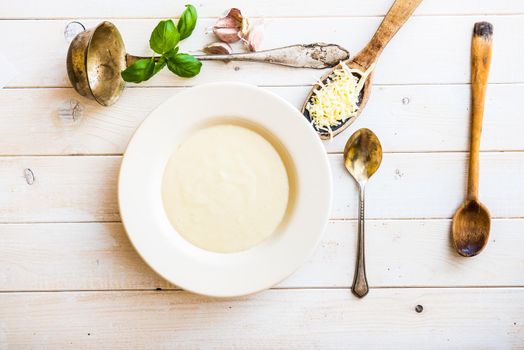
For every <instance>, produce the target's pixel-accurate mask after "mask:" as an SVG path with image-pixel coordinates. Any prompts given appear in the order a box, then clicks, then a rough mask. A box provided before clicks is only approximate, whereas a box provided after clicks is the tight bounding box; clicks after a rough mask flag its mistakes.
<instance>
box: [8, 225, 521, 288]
mask: <svg viewBox="0 0 524 350" xmlns="http://www.w3.org/2000/svg"><path fill="white" fill-rule="evenodd" d="M366 226H367V232H366V233H367V234H366V254H367V261H366V262H367V273H368V278H369V284H370V286H371V288H379V287H380V288H382V287H449V286H454V287H494V286H514V287H524V274H522V273H521V272H522V270H523V269H524V257H523V256H522V255H521V254H520V247H519V245H518V244H515V242H518V241H519V239H520V238H521V236H522V231H523V230H524V220H521V219H518V220H515V219H511V220H494V221H493V227H492V236H491V240H490V242H489V243H488V246H487V248H486V250H485V251H484V252H483V254H482V255H480V256H478V257H476V258H474V259H468V260H466V259H463V258H461V257H459V256H458V255H457V254H455V252H454V251H453V249H452V248H451V245H450V242H449V230H450V222H449V220H413V221H411V220H370V221H368V222H367V223H366ZM356 230H357V227H356V222H355V221H332V222H330V223H329V225H328V227H327V230H326V232H325V234H324V236H323V239H322V241H321V243H320V245H319V247H318V248H317V250H316V253H315V255H314V256H312V257H311V258H310V259H309V260H308V262H307V263H306V264H304V266H303V267H302V268H301V269H299V270H298V271H297V272H296V273H295V274H293V275H292V276H291V277H289V278H288V279H287V280H285V281H284V282H282V283H281V284H280V285H279V286H278V287H279V288H312V287H314V288H319V287H345V288H349V287H350V285H351V282H352V280H353V272H354V269H353V266H354V263H355V256H356V243H357V241H356V232H357V231H356ZM493 262H496V263H493ZM0 266H1V268H0V290H1V291H4V292H5V291H19V290H23V291H57V290H122V289H156V288H163V289H165V288H175V286H172V285H170V284H169V283H167V282H166V281H164V280H163V279H162V278H161V277H159V276H158V275H157V274H156V273H154V272H153V271H152V270H151V269H149V268H148V267H147V265H146V263H145V262H143V261H142V259H141V258H140V257H139V256H138V254H137V253H136V252H135V250H134V248H133V247H132V246H131V244H130V242H129V240H128V239H127V236H126V234H125V232H124V230H123V227H122V225H121V224H120V223H76V224H10V225H0ZM374 292H375V291H374V290H372V292H371V293H374Z"/></svg>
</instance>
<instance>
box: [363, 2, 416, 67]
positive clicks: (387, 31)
mask: <svg viewBox="0 0 524 350" xmlns="http://www.w3.org/2000/svg"><path fill="white" fill-rule="evenodd" d="M421 2H422V0H396V1H395V2H394V3H393V6H391V8H390V9H389V11H388V13H387V14H386V17H384V19H383V20H382V23H381V24H380V26H379V27H378V29H377V31H376V33H375V35H373V38H371V41H370V42H369V43H368V44H367V45H366V47H364V49H362V51H360V52H359V53H358V54H357V55H356V56H355V57H354V58H353V62H356V63H358V64H359V65H360V66H361V67H362V68H363V69H367V68H369V67H370V66H371V65H372V64H373V63H374V62H375V61H376V60H377V58H378V56H379V55H380V53H381V52H382V50H384V48H385V47H386V45H387V44H388V43H389V41H390V40H391V38H393V36H395V34H396V33H397V32H398V30H399V29H400V27H402V25H404V23H406V21H407V20H408V18H409V17H410V16H411V15H412V14H413V12H414V11H415V9H416V8H417V6H418V5H419V4H420V3H421Z"/></svg>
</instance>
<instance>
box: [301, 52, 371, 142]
mask: <svg viewBox="0 0 524 350" xmlns="http://www.w3.org/2000/svg"><path fill="white" fill-rule="evenodd" d="M373 68H374V65H372V66H371V67H369V69H368V70H367V71H365V72H362V71H360V70H358V69H352V68H349V67H348V66H347V65H346V64H345V63H344V62H340V68H337V69H335V70H334V71H333V73H332V74H331V76H330V77H329V78H328V79H327V82H326V83H323V82H322V81H319V82H318V83H317V85H318V86H319V88H318V89H316V90H315V91H314V92H313V96H312V97H311V99H310V100H309V102H308V103H307V105H306V109H307V110H308V112H309V116H310V119H311V123H312V124H313V126H314V127H315V128H316V129H317V130H320V131H326V132H328V133H329V134H330V135H331V136H332V135H333V130H332V127H334V126H338V125H340V124H342V123H343V122H345V121H346V120H348V119H349V118H352V117H355V116H356V115H357V112H358V109H359V106H358V102H359V96H360V92H361V91H362V88H363V87H364V83H365V82H366V79H367V77H368V75H369V74H370V73H371V71H372V70H373ZM355 74H358V75H359V76H360V78H359V77H358V76H356V75H355Z"/></svg>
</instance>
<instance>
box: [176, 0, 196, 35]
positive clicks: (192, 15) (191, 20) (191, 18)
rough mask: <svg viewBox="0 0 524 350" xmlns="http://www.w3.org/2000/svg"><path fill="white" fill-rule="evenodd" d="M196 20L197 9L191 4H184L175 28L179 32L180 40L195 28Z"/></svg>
mask: <svg viewBox="0 0 524 350" xmlns="http://www.w3.org/2000/svg"><path fill="white" fill-rule="evenodd" d="M196 22H197V11H196V8H195V7H194V6H193V5H186V9H185V10H184V12H183V13H182V15H181V16H180V19H179V20H178V24H177V28H178V32H179V33H180V40H184V39H185V38H187V37H189V36H190V35H191V33H193V30H194V29H195V26H196Z"/></svg>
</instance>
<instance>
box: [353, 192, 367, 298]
mask: <svg viewBox="0 0 524 350" xmlns="http://www.w3.org/2000/svg"><path fill="white" fill-rule="evenodd" d="M359 187H360V192H359V198H358V207H359V211H358V249H357V265H356V268H355V278H354V280H353V287H352V288H351V289H352V291H353V294H355V295H356V296H357V297H359V298H362V297H364V296H366V294H368V292H369V287H368V280H367V278H366V265H365V256H364V205H365V204H364V193H365V188H364V186H363V185H360V186H359Z"/></svg>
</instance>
